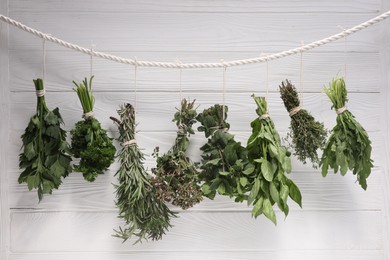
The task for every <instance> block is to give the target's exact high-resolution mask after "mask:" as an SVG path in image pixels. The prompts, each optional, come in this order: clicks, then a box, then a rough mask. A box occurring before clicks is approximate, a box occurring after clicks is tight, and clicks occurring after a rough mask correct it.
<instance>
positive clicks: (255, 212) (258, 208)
mask: <svg viewBox="0 0 390 260" xmlns="http://www.w3.org/2000/svg"><path fill="white" fill-rule="evenodd" d="M263 201H264V198H263V197H260V198H259V199H258V200H257V201H256V203H255V205H253V209H252V217H254V218H257V217H258V216H260V215H261V214H262V213H263V211H262V208H263Z"/></svg>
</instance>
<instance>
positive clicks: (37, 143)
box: [18, 79, 72, 201]
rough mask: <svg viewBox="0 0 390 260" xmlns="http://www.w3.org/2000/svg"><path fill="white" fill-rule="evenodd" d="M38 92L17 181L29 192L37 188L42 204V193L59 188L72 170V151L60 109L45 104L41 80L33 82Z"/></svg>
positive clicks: (24, 139) (23, 136) (24, 142)
mask: <svg viewBox="0 0 390 260" xmlns="http://www.w3.org/2000/svg"><path fill="white" fill-rule="evenodd" d="M34 84H35V89H36V91H37V110H36V114H35V115H34V116H33V117H31V119H30V122H29V124H28V126H27V128H26V130H25V132H24V134H23V135H22V136H21V138H22V141H23V147H22V149H23V152H22V153H21V154H20V155H19V167H20V168H21V169H24V171H23V172H22V173H21V174H20V176H19V179H18V182H19V183H22V182H26V183H27V185H28V189H29V190H32V189H38V198H39V201H41V200H42V198H43V194H51V193H52V191H53V189H58V187H59V186H60V184H61V183H62V178H65V177H66V176H68V175H69V173H70V172H71V171H72V167H71V166H70V162H71V161H72V158H71V157H70V149H69V146H68V144H67V142H66V132H65V131H64V130H63V129H61V126H60V125H61V124H62V123H63V121H62V117H61V115H60V112H59V109H58V108H55V109H54V110H52V111H50V110H49V109H48V108H47V106H46V102H45V97H44V87H43V81H42V79H36V80H34Z"/></svg>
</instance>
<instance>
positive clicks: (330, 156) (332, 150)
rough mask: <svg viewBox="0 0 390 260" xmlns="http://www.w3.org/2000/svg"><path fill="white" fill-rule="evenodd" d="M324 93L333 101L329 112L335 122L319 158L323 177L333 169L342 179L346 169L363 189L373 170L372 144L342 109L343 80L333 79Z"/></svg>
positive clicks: (350, 115)
mask: <svg viewBox="0 0 390 260" xmlns="http://www.w3.org/2000/svg"><path fill="white" fill-rule="evenodd" d="M324 90H325V93H326V95H327V96H328V97H329V99H330V100H331V101H332V109H333V108H334V109H335V110H336V112H337V119H336V125H335V127H334V128H333V130H332V134H331V136H330V137H329V139H328V141H327V143H326V145H325V149H324V153H323V155H322V158H321V165H322V175H323V176H326V174H327V173H328V168H332V169H333V170H334V172H335V173H336V172H338V171H339V170H340V173H341V175H343V176H344V175H345V174H346V173H347V171H348V169H349V170H351V171H352V172H353V174H354V175H357V180H358V182H359V184H360V186H361V187H362V188H363V189H364V190H366V189H367V180H366V179H367V178H368V176H370V173H371V168H372V167H373V164H372V163H373V160H371V141H370V139H369V138H368V134H367V132H366V130H364V128H363V127H362V126H361V125H360V124H359V122H358V121H357V120H356V119H355V117H354V116H353V115H352V113H351V112H350V111H349V110H347V109H346V107H345V103H346V102H347V101H348V99H347V88H346V86H345V82H344V79H343V78H336V79H333V80H332V82H331V83H330V84H329V88H326V87H324Z"/></svg>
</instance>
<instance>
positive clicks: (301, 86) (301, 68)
mask: <svg viewBox="0 0 390 260" xmlns="http://www.w3.org/2000/svg"><path fill="white" fill-rule="evenodd" d="M304 45H305V44H304V42H303V41H301V46H304ZM300 56H301V60H300V64H299V67H300V68H299V70H300V74H299V92H300V98H299V99H300V100H301V105H302V106H303V51H301V54H300ZM298 111H299V110H298ZM298 111H297V112H298ZM294 114H295V113H294ZM290 116H291V115H290Z"/></svg>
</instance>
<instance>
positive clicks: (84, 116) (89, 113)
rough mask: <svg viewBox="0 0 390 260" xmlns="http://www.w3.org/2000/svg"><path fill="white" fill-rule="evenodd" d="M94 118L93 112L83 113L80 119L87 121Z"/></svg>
mask: <svg viewBox="0 0 390 260" xmlns="http://www.w3.org/2000/svg"><path fill="white" fill-rule="evenodd" d="M94 117H95V113H94V112H93V111H89V112H87V113H84V114H83V116H82V118H84V119H88V118H94Z"/></svg>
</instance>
